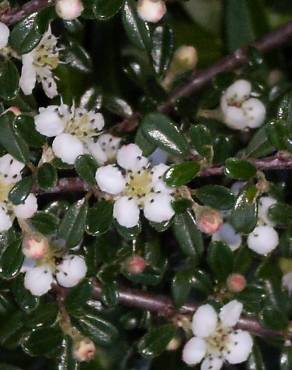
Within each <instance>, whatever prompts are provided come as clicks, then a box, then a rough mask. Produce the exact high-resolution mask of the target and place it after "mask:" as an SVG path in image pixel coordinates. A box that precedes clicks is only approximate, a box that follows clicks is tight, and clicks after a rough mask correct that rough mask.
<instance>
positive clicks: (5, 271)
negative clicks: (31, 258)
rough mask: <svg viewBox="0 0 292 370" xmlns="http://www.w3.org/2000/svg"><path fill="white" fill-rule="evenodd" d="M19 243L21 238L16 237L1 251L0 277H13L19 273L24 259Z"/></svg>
mask: <svg viewBox="0 0 292 370" xmlns="http://www.w3.org/2000/svg"><path fill="white" fill-rule="evenodd" d="M21 245H22V243H21V239H16V240H15V241H13V242H11V243H10V244H8V245H7V246H6V248H5V249H4V250H3V251H2V253H1V255H0V277H1V278H2V279H13V278H14V277H16V276H17V274H18V273H19V271H20V268H21V266H22V263H23V260H24V255H23V253H22V249H21Z"/></svg>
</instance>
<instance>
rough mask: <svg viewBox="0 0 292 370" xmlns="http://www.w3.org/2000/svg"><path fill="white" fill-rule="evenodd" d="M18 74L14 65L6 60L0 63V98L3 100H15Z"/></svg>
mask: <svg viewBox="0 0 292 370" xmlns="http://www.w3.org/2000/svg"><path fill="white" fill-rule="evenodd" d="M18 85H19V74H18V70H17V68H16V66H15V64H14V63H13V62H12V61H11V60H9V59H7V60H4V61H1V62H0V97H1V98H2V99H4V100H11V99H13V98H15V96H16V95H17V93H18V89H19V87H18Z"/></svg>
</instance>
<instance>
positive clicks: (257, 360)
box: [247, 343, 288, 370]
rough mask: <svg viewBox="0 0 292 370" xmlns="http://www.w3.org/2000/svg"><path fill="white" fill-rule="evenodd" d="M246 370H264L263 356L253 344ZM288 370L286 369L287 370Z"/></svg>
mask: <svg viewBox="0 0 292 370" xmlns="http://www.w3.org/2000/svg"><path fill="white" fill-rule="evenodd" d="M247 369H248V370H265V369H266V366H265V363H264V360H263V356H262V354H261V351H260V349H259V346H257V345H256V343H254V344H253V349H252V353H251V355H250V356H249V358H248V360H247ZM287 370H288V369H287Z"/></svg>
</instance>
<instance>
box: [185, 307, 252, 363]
mask: <svg viewBox="0 0 292 370" xmlns="http://www.w3.org/2000/svg"><path fill="white" fill-rule="evenodd" d="M242 308H243V307H242V304H241V303H240V302H238V301H236V300H233V301H231V302H229V303H228V304H226V305H225V306H223V307H222V309H221V311H220V313H219V320H218V315H217V313H216V311H215V310H214V308H213V307H212V306H211V305H209V304H206V305H203V306H200V307H199V308H198V310H197V311H196V312H195V314H194V316H193V321H192V330H193V333H194V337H193V338H191V339H190V340H189V341H188V342H187V343H186V345H185V346H184V349H183V361H184V362H185V363H187V364H188V365H197V364H199V363H200V362H201V361H203V362H202V364H201V370H219V369H221V367H222V366H223V364H224V362H225V361H227V362H228V363H230V364H239V363H242V362H244V361H246V360H247V359H248V356H249V355H250V353H251V350H252V346H253V340H252V337H251V335H250V334H249V333H248V332H247V331H243V330H238V329H235V328H234V326H235V325H236V324H237V322H238V320H239V318H240V315H241V312H242Z"/></svg>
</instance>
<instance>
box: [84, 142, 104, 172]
mask: <svg viewBox="0 0 292 370" xmlns="http://www.w3.org/2000/svg"><path fill="white" fill-rule="evenodd" d="M86 149H87V150H88V152H89V153H90V154H91V155H92V156H93V158H94V159H95V160H96V162H97V163H98V164H99V165H100V166H102V165H104V164H105V163H106V162H107V154H106V152H105V151H103V148H102V147H101V146H100V144H99V143H98V142H96V143H95V142H94V141H92V140H87V141H86Z"/></svg>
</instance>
